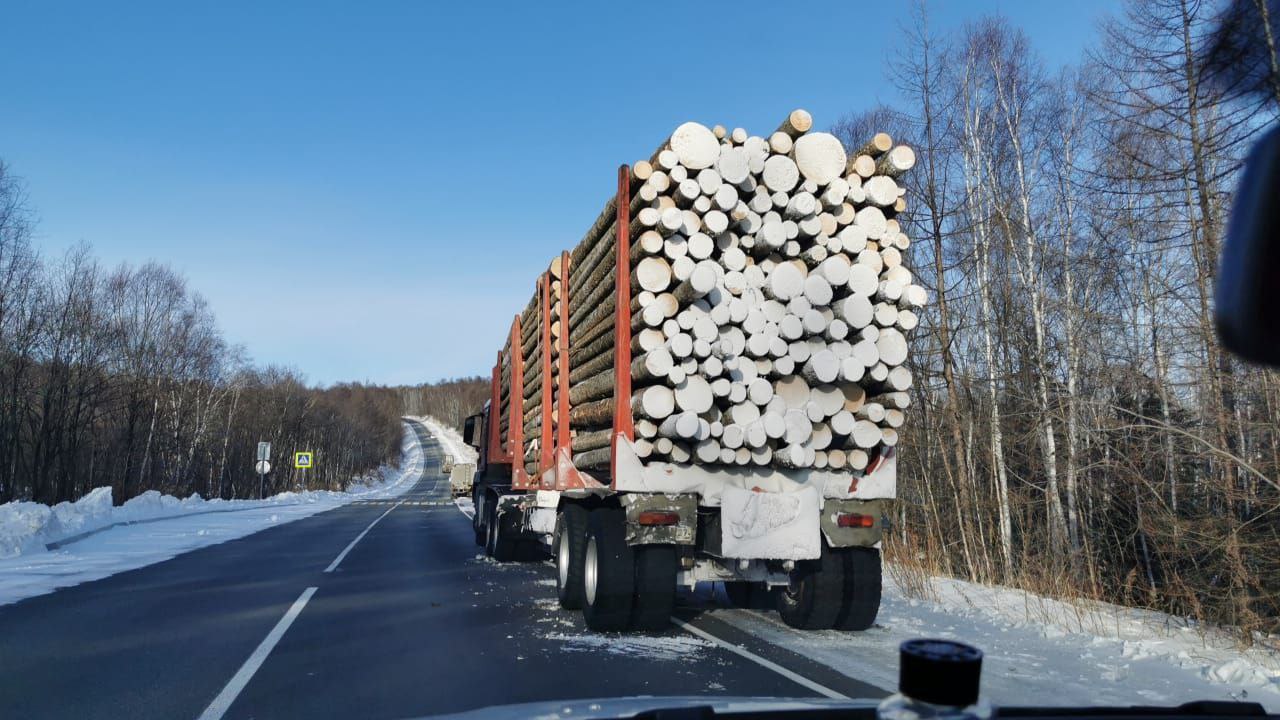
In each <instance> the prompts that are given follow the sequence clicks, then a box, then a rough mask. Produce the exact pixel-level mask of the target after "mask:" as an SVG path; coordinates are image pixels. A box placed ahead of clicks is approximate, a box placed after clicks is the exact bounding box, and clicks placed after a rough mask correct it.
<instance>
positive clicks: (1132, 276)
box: [837, 0, 1280, 639]
mask: <svg viewBox="0 0 1280 720" xmlns="http://www.w3.org/2000/svg"><path fill="white" fill-rule="evenodd" d="M1225 9H1226V8H1225V6H1224V5H1223V4H1222V3H1215V2H1195V1H1194V0H1138V1H1136V2H1130V3H1128V4H1126V6H1125V9H1124V11H1123V12H1119V13H1117V15H1116V16H1115V17H1113V18H1111V19H1109V20H1107V21H1106V22H1104V24H1103V25H1102V26H1101V27H1100V28H1099V33H1098V39H1097V42H1096V45H1095V46H1094V47H1093V48H1090V49H1089V50H1087V51H1086V52H1085V53H1084V55H1083V56H1082V58H1081V60H1080V62H1079V64H1078V65H1076V66H1074V67H1071V68H1067V69H1065V70H1062V71H1053V72H1050V71H1049V70H1047V69H1046V68H1045V65H1044V63H1043V62H1042V61H1041V59H1040V58H1039V56H1038V54H1037V51H1036V49H1035V48H1034V47H1031V46H1030V44H1029V42H1028V40H1027V38H1026V36H1025V35H1024V34H1023V33H1022V32H1020V31H1019V30H1018V29H1017V28H1016V27H1013V26H1011V25H1010V24H1009V23H1007V22H1005V21H1003V20H1001V19H985V20H980V21H977V22H974V23H972V24H970V25H968V26H966V27H964V28H963V29H961V30H959V31H956V32H953V33H946V34H943V33H934V32H933V31H932V30H931V28H930V26H929V23H928V19H929V18H928V11H927V8H923V7H918V8H917V9H916V12H915V17H914V21H913V22H912V23H910V24H908V25H906V26H904V29H903V32H904V34H906V35H907V36H908V37H904V49H903V52H902V54H901V55H900V56H899V57H897V58H893V59H892V61H891V63H890V68H891V70H890V74H891V78H892V81H893V82H894V83H896V85H897V87H898V88H899V89H900V90H901V91H902V94H903V96H904V97H906V98H907V100H906V104H904V105H903V106H901V107H881V108H878V109H876V110H875V111H874V112H871V113H868V114H865V115H858V116H852V117H849V118H847V119H845V120H844V121H842V122H841V123H840V124H839V126H838V128H837V132H838V133H839V134H840V135H842V136H844V137H847V138H848V139H850V140H851V141H857V140H859V139H861V138H866V137H870V135H871V131H872V129H873V128H876V129H879V128H892V132H893V133H894V137H895V138H901V139H903V140H906V141H908V142H910V143H911V144H913V145H914V146H916V147H917V148H918V149H919V150H920V153H919V156H920V158H921V164H920V165H918V166H917V167H916V170H915V172H913V173H912V174H910V176H909V177H910V180H909V183H910V185H911V186H910V188H909V191H908V195H907V198H908V200H909V202H910V205H909V207H908V215H909V216H910V218H911V223H912V227H911V228H910V229H909V230H908V234H909V235H910V236H911V238H912V239H913V241H914V242H915V243H916V247H915V248H913V251H914V257H915V262H916V265H917V267H916V268H915V270H916V272H917V274H918V276H919V277H920V278H921V281H922V282H924V283H926V284H927V285H929V286H930V296H931V297H930V308H929V311H928V312H925V313H922V314H921V318H922V321H921V326H920V329H919V330H918V331H917V334H916V336H915V339H914V342H916V343H918V348H917V349H918V351H919V352H918V353H917V354H916V355H914V357H915V358H916V359H917V360H916V363H917V364H916V367H915V368H913V371H914V372H915V373H916V377H917V380H918V382H917V385H916V387H917V388H918V389H917V390H916V391H915V393H914V395H915V397H914V403H913V405H912V409H911V415H910V419H909V428H910V432H904V433H903V435H902V437H903V442H902V444H901V446H900V450H901V453H902V455H901V458H902V461H901V462H900V465H899V472H900V480H899V482H900V486H899V492H900V496H901V498H902V500H901V501H900V502H899V504H898V505H897V508H896V510H895V514H896V515H897V517H896V518H895V527H894V529H893V543H892V546H891V548H890V551H891V552H892V553H893V555H894V556H895V557H896V559H897V560H898V561H899V563H900V564H902V565H905V566H907V567H913V566H914V567H917V568H920V569H924V570H928V571H932V572H941V573H948V574H954V575H958V576H961V577H965V578H972V579H976V580H980V581H987V582H1000V583H1007V584H1012V585H1020V586H1023V587H1027V588H1029V589H1033V590H1036V591H1041V592H1048V593H1051V594H1054V595H1058V596H1068V597H1070V596H1075V597H1084V598H1098V599H1105V600H1109V601H1115V602H1121V603H1125V604H1133V605H1138V606H1145V607H1153V608H1159V609H1162V610H1167V611H1172V612H1175V613H1178V614H1181V615H1184V616H1188V617H1191V618H1195V619H1199V620H1206V621H1212V622H1216V623H1224V624H1228V625H1232V626H1235V627H1237V628H1239V629H1240V630H1241V634H1242V637H1243V638H1245V639H1248V638H1250V637H1252V634H1251V631H1258V630H1264V631H1274V630H1276V629H1277V627H1276V625H1277V621H1278V620H1280V597H1278V596H1277V591H1280V552H1278V551H1280V537H1278V536H1277V531H1278V530H1280V520H1278V519H1277V513H1276V511H1277V510H1280V493H1278V492H1277V485H1276V480H1275V479H1276V478H1277V477H1280V428H1278V427H1277V403H1280V383H1278V378H1277V376H1276V374H1275V373H1273V372H1270V371H1266V370H1261V369H1258V368H1255V367H1250V366H1247V365H1244V364H1241V363H1240V362H1238V361H1236V360H1234V359H1233V358H1232V357H1230V356H1229V355H1227V354H1226V353H1225V352H1224V351H1223V350H1222V349H1221V348H1220V347H1219V346H1218V344H1217V341H1216V339H1215V336H1214V330H1213V325H1212V315H1211V298H1212V292H1213V283H1214V273H1215V266H1216V264H1217V257H1218V253H1219V248H1220V246H1221V243H1222V239H1223V235H1224V231H1225V226H1226V221H1227V216H1228V210H1229V207H1230V200H1231V195H1232V192H1233V184H1234V183H1235V182H1236V181H1237V177H1238V169H1239V167H1240V164H1241V162H1242V160H1243V158H1244V156H1245V154H1246V152H1247V150H1248V147H1249V145H1250V141H1251V140H1252V139H1253V138H1254V137H1255V136H1256V135H1257V133H1258V132H1259V131H1260V130H1261V129H1263V128H1265V127H1267V126H1268V125H1270V124H1271V123H1273V122H1274V121H1275V119H1276V117H1277V110H1278V109H1280V84H1277V82H1275V78H1276V77H1277V75H1276V74H1275V73H1276V68H1277V67H1280V64H1278V63H1277V58H1276V54H1275V42H1274V38H1273V37H1272V36H1271V34H1270V32H1269V31H1268V28H1269V27H1271V26H1270V19H1269V17H1267V6H1266V4H1265V3H1262V2H1256V1H1255V0H1245V1H1244V2H1238V3H1236V5H1235V6H1234V10H1235V11H1236V12H1239V13H1243V17H1237V18H1235V20H1237V22H1236V23H1235V24H1234V25H1231V26H1230V27H1231V31H1232V32H1234V33H1235V34H1236V35H1235V37H1233V38H1228V39H1230V40H1232V41H1235V42H1243V43H1246V44H1247V45H1248V47H1250V48H1253V50H1252V51H1251V52H1253V53H1254V55H1253V56H1252V57H1251V58H1250V61H1251V62H1253V63H1255V64H1261V66H1262V67H1261V70H1262V72H1261V73H1260V75H1259V74H1255V76H1254V78H1255V79H1256V77H1258V76H1260V77H1263V78H1269V79H1270V81H1269V82H1263V83H1253V84H1252V85H1251V86H1250V87H1249V88H1245V87H1244V86H1243V85H1242V84H1237V85H1232V84H1231V83H1229V82H1225V81H1218V80H1214V79H1213V78H1210V77H1208V76H1209V75H1210V73H1208V72H1207V71H1208V70H1209V68H1208V67H1207V63H1209V62H1210V60H1211V59H1213V58H1214V57H1215V56H1214V55H1212V54H1211V53H1209V51H1208V49H1209V48H1210V47H1211V46H1214V45H1221V44H1222V43H1221V42H1220V41H1221V40H1222V38H1221V37H1219V36H1218V35H1219V33H1217V31H1218V30H1219V28H1221V27H1223V23H1222V20H1223V13H1224V11H1225ZM1241 20H1243V22H1239V21H1241ZM1258 48H1262V49H1263V50H1262V51H1261V55H1259V51H1258V50H1257V49H1258ZM1253 69H1255V70H1256V69H1258V68H1253ZM1241 82H1243V81H1241ZM1259 87H1260V91H1259ZM1246 89H1248V90H1250V91H1252V92H1248V93H1246V92H1244V90H1246Z"/></svg>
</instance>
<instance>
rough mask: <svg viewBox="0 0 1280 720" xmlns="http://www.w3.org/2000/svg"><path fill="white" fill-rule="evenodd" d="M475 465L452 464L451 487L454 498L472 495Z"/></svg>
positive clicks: (450, 470)
mask: <svg viewBox="0 0 1280 720" xmlns="http://www.w3.org/2000/svg"><path fill="white" fill-rule="evenodd" d="M475 474H476V466H475V464H474V463H457V464H456V465H455V464H453V463H450V467H449V487H450V489H452V491H453V496H454V497H466V496H468V495H470V494H471V488H472V481H473V479H474V478H475Z"/></svg>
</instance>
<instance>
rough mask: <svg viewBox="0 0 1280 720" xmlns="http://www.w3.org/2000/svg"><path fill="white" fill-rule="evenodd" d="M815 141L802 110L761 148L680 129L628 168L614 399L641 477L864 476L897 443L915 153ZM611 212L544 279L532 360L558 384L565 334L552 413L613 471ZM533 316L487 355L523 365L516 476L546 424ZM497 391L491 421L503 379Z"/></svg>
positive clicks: (533, 308) (918, 301) (916, 291)
mask: <svg viewBox="0 0 1280 720" xmlns="http://www.w3.org/2000/svg"><path fill="white" fill-rule="evenodd" d="M812 125H813V122H812V118H811V117H810V116H809V114H808V113H807V112H805V111H803V110H796V111H794V112H792V113H791V114H790V115H788V117H787V118H786V119H785V120H784V121H783V122H782V123H781V125H780V126H779V127H778V129H777V130H776V131H774V132H772V133H770V134H768V135H752V134H749V133H748V132H746V131H745V130H743V129H741V128H734V129H732V130H728V129H726V128H724V127H722V126H718V125H717V126H715V127H714V128H707V127H705V126H703V125H700V124H698V123H693V122H689V123H684V124H683V125H681V126H680V127H678V128H676V130H675V132H673V133H672V134H671V136H670V138H669V139H668V141H667V142H666V143H664V144H663V146H662V147H661V148H659V149H658V151H657V152H655V153H654V154H653V155H652V157H651V158H649V159H648V160H642V161H639V162H636V163H635V164H634V165H632V166H631V188H630V189H631V192H630V195H631V200H630V205H629V211H630V212H629V217H630V223H629V227H628V228H626V232H625V233H624V235H626V236H629V238H630V264H631V267H630V277H631V287H630V295H629V296H630V300H629V302H628V307H626V308H623V310H624V311H625V315H624V317H629V318H630V320H629V322H630V333H629V337H630V355H631V358H632V361H631V366H630V378H631V384H632V394H631V397H630V399H629V400H628V401H627V402H629V406H630V412H631V416H632V418H633V421H634V427H635V442H634V446H635V449H636V452H637V453H638V454H639V455H640V456H641V457H642V458H644V459H645V460H646V461H658V460H662V461H670V462H675V463H698V464H724V465H760V466H775V467H782V468H819V469H821V468H828V469H835V470H846V469H847V470H850V471H861V470H864V469H865V468H866V467H867V465H868V462H869V461H870V460H871V458H873V457H875V455H876V454H877V452H879V451H880V450H881V449H882V448H884V447H892V446H893V445H895V444H896V443H897V440H898V430H899V428H900V427H901V426H902V424H903V421H904V411H905V410H906V408H907V407H908V405H909V403H910V395H909V393H908V390H909V389H910V387H911V380H912V378H911V372H910V371H909V370H908V369H907V365H906V363H907V357H908V341H907V338H908V336H909V335H910V334H911V331H912V330H913V329H914V328H915V327H916V326H917V323H918V315H917V312H918V311H919V309H920V307H921V306H923V305H924V304H925V302H926V299H927V296H926V293H925V291H924V288H922V287H921V286H919V285H917V284H916V283H915V282H914V278H913V276H912V273H911V271H910V269H909V268H908V265H907V263H906V261H905V255H906V252H907V250H908V248H909V247H910V240H909V239H908V237H907V235H906V234H905V233H904V232H903V230H902V227H901V225H900V224H899V217H898V216H899V213H901V212H902V211H903V210H904V209H905V208H906V203H905V200H904V197H903V195H904V190H903V188H902V186H901V185H900V180H901V177H902V174H903V173H905V172H906V171H908V170H910V169H911V167H912V166H913V165H914V164H915V154H914V152H913V151H912V150H911V148H910V147H907V146H905V145H901V144H895V143H894V142H893V140H892V138H890V137H889V136H888V135H886V134H884V133H878V134H876V135H875V136H874V137H872V138H870V139H869V140H868V141H867V142H866V144H865V145H863V146H861V147H858V148H846V147H844V146H843V144H842V143H841V142H840V140H839V139H838V138H836V137H835V136H833V135H831V134H829V133H825V132H812V131H811V130H812ZM616 203H617V199H616V198H614V199H611V200H610V201H609V202H608V203H606V205H605V207H604V208H603V210H602V211H601V213H600V215H599V216H598V217H597V219H596V221H595V222H594V223H593V224H592V225H591V227H590V228H589V229H588V230H587V232H586V233H585V235H584V236H583V238H582V240H581V241H580V242H579V243H578V244H577V245H576V246H575V247H574V248H573V250H572V251H570V253H569V254H568V256H567V262H565V263H561V261H560V260H559V259H558V260H557V261H556V262H554V263H552V266H551V268H550V271H549V272H548V273H547V274H546V275H545V276H544V282H547V283H549V286H548V289H549V295H550V301H549V303H548V308H549V309H548V311H547V312H548V315H549V326H550V329H551V334H552V336H551V341H550V343H549V344H548V349H547V352H548V353H549V354H550V356H551V357H552V367H556V363H557V362H558V361H559V353H560V348H561V346H562V345H563V343H561V342H560V339H561V335H562V334H565V335H567V347H568V365H567V367H568V368H569V372H568V381H569V384H568V398H561V397H559V392H558V390H557V389H555V383H554V382H553V383H550V384H548V385H547V386H548V387H551V388H552V391H551V392H552V393H553V398H554V399H555V401H556V403H560V402H563V401H564V400H566V399H567V400H568V402H569V408H570V409H569V413H568V423H569V429H570V433H569V434H570V437H571V448H572V454H573V460H574V462H575V464H576V465H577V466H578V467H580V468H584V469H585V468H594V467H601V466H604V465H607V464H608V462H609V459H610V440H611V435H612V428H613V426H612V423H613V418H614V411H615V406H614V403H615V383H614V372H615V367H614V366H615V350H616V349H617V345H618V340H617V337H616V336H615V322H616V321H615V314H616V311H617V310H618V308H617V304H618V300H619V297H626V295H625V294H620V293H619V292H618V290H619V289H618V288H617V287H616V277H617V274H618V273H617V268H616V267H615V263H616V257H617V247H616V242H617V238H618V236H619V233H618V228H617V227H616V223H617V217H618V212H617V209H618V208H617V206H616ZM562 265H567V267H562ZM539 292H542V291H541V289H540V291H539ZM563 295H567V298H568V301H567V302H564V303H562V302H561V298H562V296H563ZM541 312H542V309H541V303H540V301H539V299H538V297H537V296H535V298H534V300H532V301H531V302H530V304H529V306H528V307H527V308H526V309H525V312H524V313H522V314H521V316H520V321H521V334H520V335H521V336H520V337H518V338H516V337H513V338H512V339H511V340H509V341H508V347H506V348H504V350H503V352H504V353H509V352H511V351H512V350H513V349H514V350H515V351H516V352H520V353H521V355H522V357H523V358H524V363H523V368H524V372H523V377H522V378H521V379H522V384H523V388H521V390H522V391H523V397H524V411H525V415H524V425H523V445H524V450H525V458H524V459H525V462H526V468H527V469H528V471H529V472H531V473H532V472H533V470H534V469H535V468H534V466H535V465H536V464H537V457H538V438H539V434H540V431H541V427H542V426H541V423H544V422H548V423H554V422H555V416H554V414H550V415H549V416H548V417H545V418H544V417H543V415H544V414H546V413H544V412H542V411H541V409H540V408H541V407H542V405H543V404H542V397H541V393H542V390H541V388H542V387H543V383H542V382H541V380H542V378H541V374H542V370H541V368H542V363H541V361H540V358H542V353H543V349H542V346H543V342H544V341H543V339H542V338H541V337H540V336H539V333H538V332H537V331H536V329H537V327H538V326H540V324H541V322H540V321H541V316H540V313H541ZM526 324H527V325H528V327H527V328H526ZM513 335H514V334H513ZM512 342H518V343H519V347H516V348H513V347H512V346H511V344H512ZM500 381H501V385H500V392H501V393H502V394H503V403H504V405H503V406H504V407H505V406H506V405H505V403H506V400H505V398H506V394H507V393H508V392H509V387H510V382H511V380H510V371H509V370H507V369H504V371H503V374H502V375H501V376H500ZM557 406H558V405H557ZM502 422H503V423H505V422H506V419H505V418H504V419H503V420H502ZM502 429H503V433H504V435H503V436H504V437H505V432H506V426H505V424H504V425H503V427H502Z"/></svg>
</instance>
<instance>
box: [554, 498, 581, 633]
mask: <svg viewBox="0 0 1280 720" xmlns="http://www.w3.org/2000/svg"><path fill="white" fill-rule="evenodd" d="M589 515H590V513H588V512H587V509H586V508H584V507H582V506H581V505H572V504H570V505H565V506H564V508H562V509H561V510H560V513H559V514H558V515H557V516H556V535H555V543H554V547H553V548H552V550H554V551H555V557H556V590H557V593H558V595H559V596H560V607H562V608H564V609H566V610H578V609H581V608H582V573H583V567H582V564H583V560H584V558H585V556H586V554H587V518H588V517H589Z"/></svg>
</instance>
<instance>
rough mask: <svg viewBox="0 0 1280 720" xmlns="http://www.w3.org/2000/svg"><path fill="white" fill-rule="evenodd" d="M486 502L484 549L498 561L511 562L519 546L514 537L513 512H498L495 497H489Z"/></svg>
mask: <svg viewBox="0 0 1280 720" xmlns="http://www.w3.org/2000/svg"><path fill="white" fill-rule="evenodd" d="M486 504H487V505H488V506H489V513H488V518H487V521H486V524H487V525H488V526H489V527H488V530H489V540H488V542H487V543H486V545H485V551H486V552H487V553H488V554H489V556H490V557H492V558H493V559H494V560H497V561H498V562H511V561H512V560H515V559H516V551H517V549H518V548H519V540H518V539H517V538H516V533H515V528H514V527H513V518H514V515H515V514H514V513H509V512H508V513H503V514H499V513H498V501H497V499H496V498H490V499H489V502H488V503H486Z"/></svg>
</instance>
